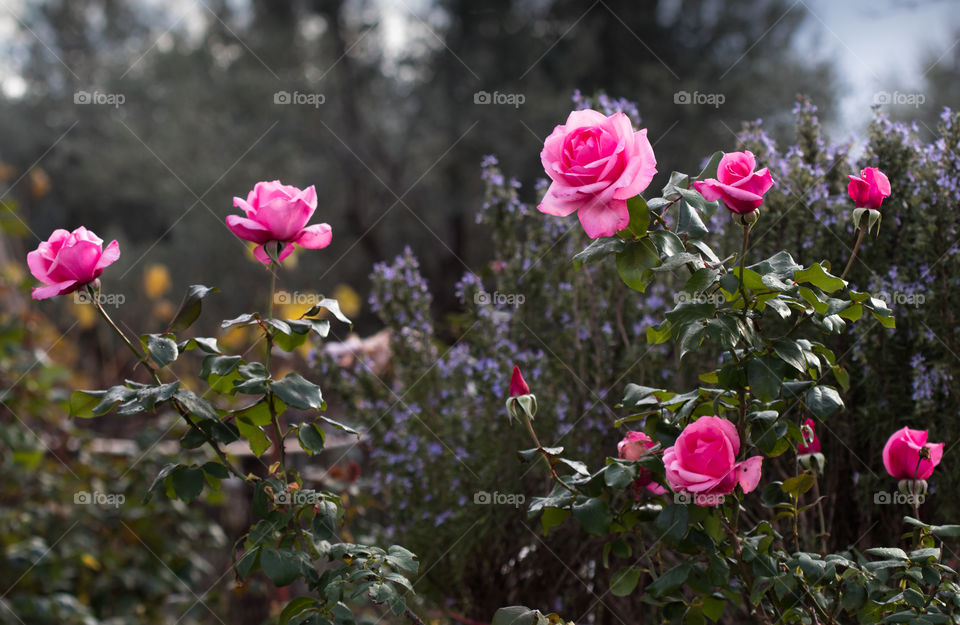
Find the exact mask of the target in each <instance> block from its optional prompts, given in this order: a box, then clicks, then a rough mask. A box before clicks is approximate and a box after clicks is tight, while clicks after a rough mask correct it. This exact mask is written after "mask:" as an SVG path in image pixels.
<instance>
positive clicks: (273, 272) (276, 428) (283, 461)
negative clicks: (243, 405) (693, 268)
mask: <svg viewBox="0 0 960 625" xmlns="http://www.w3.org/2000/svg"><path fill="white" fill-rule="evenodd" d="M268 245H270V244H269V243H268ZM278 251H279V250H278ZM276 291H277V269H276V267H275V266H274V262H273V261H272V260H271V261H270V292H269V294H268V295H267V319H271V318H272V317H273V299H274V297H275V296H276ZM263 332H264V334H265V335H266V338H267V353H266V355H265V356H264V358H263V366H264V367H265V368H266V370H267V374H268V375H269V374H270V354H271V353H272V352H273V335H272V334H270V328H269V327H264V329H263ZM267 407H268V408H269V409H270V421H271V422H272V423H273V432H274V438H275V439H276V442H275V444H276V455H277V461H278V462H279V463H280V470H281V471H282V472H283V479H284V480H286V479H287V456H286V449H284V436H283V431H282V428H281V427H280V418H279V417H278V416H277V411H276V409H275V408H274V407H273V391H272V390H268V391H267Z"/></svg>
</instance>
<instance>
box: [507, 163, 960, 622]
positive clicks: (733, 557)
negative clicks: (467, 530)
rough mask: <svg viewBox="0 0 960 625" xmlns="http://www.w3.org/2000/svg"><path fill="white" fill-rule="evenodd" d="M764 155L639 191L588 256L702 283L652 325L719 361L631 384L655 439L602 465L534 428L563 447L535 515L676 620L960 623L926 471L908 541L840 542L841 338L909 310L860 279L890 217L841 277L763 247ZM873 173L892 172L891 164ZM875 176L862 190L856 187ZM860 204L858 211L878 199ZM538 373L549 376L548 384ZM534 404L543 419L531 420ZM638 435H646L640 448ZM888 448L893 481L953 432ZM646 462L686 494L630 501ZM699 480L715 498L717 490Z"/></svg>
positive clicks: (651, 333) (913, 471) (656, 340)
mask: <svg viewBox="0 0 960 625" xmlns="http://www.w3.org/2000/svg"><path fill="white" fill-rule="evenodd" d="M756 166H757V164H756V159H755V158H754V157H753V155H752V154H751V153H748V152H742V153H734V154H726V155H724V154H715V155H714V156H713V157H711V158H710V159H707V165H706V167H705V168H704V170H703V171H702V172H701V173H700V174H699V175H698V176H696V177H692V176H689V175H686V174H683V173H679V172H674V173H673V174H672V175H671V177H670V179H669V181H668V183H667V185H666V186H665V187H664V188H663V190H662V196H661V197H654V198H651V199H645V198H643V197H640V196H636V197H633V198H629V199H628V205H629V207H630V221H629V223H628V224H627V225H626V226H624V227H621V228H619V229H618V230H617V232H616V233H615V235H613V236H608V237H603V238H598V239H596V240H594V241H593V243H591V245H590V246H588V247H587V248H586V249H585V250H584V251H582V252H581V253H580V254H578V255H577V256H576V257H575V258H574V260H575V261H576V262H579V263H588V262H596V261H599V260H603V259H605V258H609V256H611V255H613V256H615V258H616V268H617V273H618V274H619V276H620V277H621V279H622V281H623V282H624V284H625V286H626V287H629V288H631V289H633V290H635V291H639V292H641V293H642V292H645V291H646V290H647V288H648V287H649V286H650V285H651V284H652V283H653V282H654V281H655V280H656V279H657V278H658V277H660V278H662V279H669V278H670V277H671V276H673V277H674V279H676V280H677V284H681V285H682V287H681V290H682V294H683V297H676V298H675V299H674V301H676V302H677V304H676V306H674V308H673V309H672V310H670V311H668V312H666V314H665V315H664V317H665V318H664V319H663V321H662V322H661V323H659V324H656V325H651V326H650V327H648V328H647V341H648V343H650V344H653V345H656V344H661V343H666V342H672V343H673V344H674V345H675V350H676V354H677V356H678V358H681V359H683V358H685V357H687V356H688V355H693V354H697V355H698V356H701V355H708V356H710V360H713V358H716V361H715V362H711V364H710V366H708V367H705V368H701V373H700V375H699V383H700V384H699V385H698V386H697V387H696V388H694V389H692V390H689V391H686V392H677V391H670V390H667V389H663V388H655V387H649V386H643V385H639V384H628V385H627V387H626V391H625V393H624V396H623V400H622V401H621V403H620V406H621V407H622V408H623V409H624V411H625V414H624V415H623V416H622V417H621V418H620V419H618V421H617V422H616V424H617V425H618V426H620V425H624V424H627V423H639V424H640V425H641V429H642V433H643V434H644V435H645V436H646V437H647V438H639V437H637V436H636V435H632V436H628V438H626V439H624V441H621V444H620V445H618V456H619V457H617V458H607V460H606V462H605V464H604V465H603V466H601V467H600V468H598V469H594V470H590V469H588V468H587V467H586V466H584V464H583V463H578V461H577V460H576V459H575V458H572V457H570V456H569V455H567V454H565V453H564V451H565V450H564V448H562V447H556V446H551V447H543V446H542V445H540V443H539V441H538V438H537V435H536V433H535V432H533V431H531V437H532V440H533V442H534V445H535V446H536V447H535V448H534V449H529V450H524V451H521V452H520V456H521V459H523V460H527V461H531V460H532V459H533V458H539V457H543V458H545V459H546V460H547V463H548V464H549V465H550V473H551V477H552V480H553V482H554V487H553V489H552V491H551V492H549V493H548V494H546V495H544V496H542V497H538V498H535V499H534V500H533V501H532V503H531V505H530V507H529V513H530V516H532V517H535V516H539V517H540V519H541V524H542V527H543V529H544V531H547V530H549V529H551V528H554V527H556V526H558V525H562V524H564V523H565V521H567V519H570V520H572V521H573V522H575V523H576V524H577V525H579V526H580V527H581V528H582V530H583V531H585V532H587V533H589V534H592V535H595V536H600V537H604V538H605V539H606V541H607V544H606V546H605V548H604V551H603V560H602V561H603V564H604V565H608V564H612V560H614V559H619V560H625V562H623V564H622V565H621V566H619V568H616V569H615V570H614V572H612V574H610V576H609V585H608V587H607V589H606V590H605V591H604V592H603V593H598V594H596V595H595V596H596V597H597V601H598V602H599V603H601V604H602V603H604V599H603V597H604V596H606V595H607V594H611V595H613V596H616V597H628V596H633V595H636V596H638V597H639V598H640V599H641V600H642V602H643V603H644V604H647V605H650V606H654V610H653V613H652V614H647V616H648V617H651V618H653V619H655V620H657V621H658V622H659V621H663V622H666V621H669V622H684V623H703V622H705V621H707V620H710V621H724V622H729V623H743V622H761V623H769V624H773V623H837V624H838V623H846V622H860V623H880V622H883V623H899V622H903V623H935V622H936V623H956V622H958V620H960V613H958V608H960V586H958V585H957V580H956V575H957V574H956V572H955V571H954V570H953V569H952V568H950V567H949V566H947V565H946V564H945V563H944V554H943V551H942V550H941V548H940V547H938V546H937V545H938V541H940V540H943V539H945V538H949V537H956V536H960V526H956V525H930V524H927V523H924V522H922V521H920V520H919V501H921V500H922V499H921V498H918V497H916V495H918V494H921V495H922V494H924V493H925V492H926V490H925V488H926V486H925V484H924V485H923V488H922V489H919V488H918V487H917V486H916V485H915V484H911V485H909V491H908V492H909V494H911V495H915V497H914V498H913V501H912V503H913V505H914V516H912V517H911V516H906V517H904V522H905V523H906V524H907V525H908V527H909V528H910V529H909V533H908V534H907V535H906V536H905V538H906V539H907V540H906V542H907V543H908V545H904V546H905V547H908V548H909V551H908V550H906V549H903V548H900V547H871V548H867V549H864V550H862V551H860V550H858V548H857V547H855V546H851V547H850V548H848V549H844V550H842V551H839V552H837V553H829V552H827V550H826V549H825V548H824V546H823V545H824V544H825V538H826V536H827V535H828V531H827V529H826V525H825V522H824V518H825V515H824V512H823V509H824V506H825V499H824V497H822V496H821V495H820V491H819V481H820V479H821V478H822V477H823V476H824V471H825V470H826V463H825V460H824V458H823V454H822V453H821V451H820V448H819V447H820V446H819V440H818V439H817V437H816V434H815V432H814V429H813V428H814V426H822V427H828V426H827V423H829V422H830V419H831V417H835V416H836V415H837V414H838V413H839V412H841V411H842V410H843V409H844V408H845V405H844V402H843V399H842V398H841V395H840V392H839V391H838V387H839V388H840V389H843V390H847V389H849V387H850V377H849V374H848V373H847V371H846V369H845V368H844V366H843V364H842V362H841V358H838V357H837V355H836V353H835V352H834V351H833V350H831V349H830V348H829V347H828V346H827V345H826V344H825V343H824V342H823V341H824V339H825V338H828V337H830V336H831V335H832V336H841V335H843V334H844V333H845V332H846V330H847V328H848V327H849V325H850V324H855V323H857V322H859V321H861V320H864V319H872V320H875V322H876V325H878V326H880V327H881V328H886V329H887V330H882V329H881V331H889V330H892V329H893V328H894V327H895V323H894V319H893V315H892V311H891V310H890V309H889V308H888V307H887V305H886V303H885V302H884V301H883V300H881V299H878V298H876V297H873V296H871V295H870V294H869V293H866V292H864V291H861V290H858V289H855V288H853V287H852V285H851V284H850V283H849V282H848V281H847V280H845V279H844V278H845V276H846V274H847V272H848V271H849V270H850V269H851V267H852V263H853V260H854V258H855V257H856V255H857V252H858V250H859V248H860V244H861V243H862V241H863V238H864V237H863V235H864V232H865V231H866V230H868V229H870V227H871V226H872V225H874V223H876V222H875V221H874V220H873V217H872V216H871V221H870V222H869V224H868V225H867V227H859V218H860V217H862V216H863V214H864V213H862V212H861V213H857V212H852V213H851V215H850V218H851V221H853V222H854V228H855V229H857V228H859V233H858V238H857V243H856V244H855V246H854V248H853V250H852V251H851V252H849V261H848V262H847V270H846V271H844V273H843V274H842V275H841V276H837V275H834V274H833V273H832V272H831V263H830V262H829V261H826V260H822V261H818V262H813V263H810V264H808V265H803V264H800V263H798V262H797V261H796V260H795V259H794V257H793V255H791V254H790V253H789V252H787V251H784V250H780V251H777V252H775V253H774V254H773V255H772V256H769V257H767V258H763V259H760V260H757V261H754V262H753V263H748V262H747V261H746V256H747V254H748V253H749V250H750V247H749V243H750V234H751V231H752V229H753V228H754V226H755V224H756V223H757V219H758V218H759V217H760V215H759V212H758V209H759V207H760V206H761V205H762V204H763V203H764V201H765V199H766V194H767V192H768V191H770V190H771V188H772V186H773V180H772V176H771V175H770V173H769V171H768V170H767V169H766V168H764V169H761V170H759V171H758V170H757V169H756ZM717 169H718V171H717V173H716V174H714V170H717ZM865 175H866V176H867V177H868V178H869V179H870V180H872V181H874V182H876V181H879V180H881V176H882V174H880V173H879V172H874V173H869V174H865ZM852 184H853V183H851V185H852ZM858 189H859V187H858ZM858 189H853V187H852V186H851V189H850V195H851V198H853V199H854V200H857V197H855V195H856V193H858V192H859V190H858ZM878 189H879V187H878ZM886 193H888V194H889V191H887V192H886ZM882 194H883V192H882V191H881V195H882ZM881 200H882V198H881ZM717 201H722V202H724V204H725V205H726V206H727V208H728V209H730V211H731V212H732V213H734V214H735V218H736V221H737V223H738V224H739V225H740V227H741V233H742V246H741V248H740V253H739V254H730V255H726V254H722V253H717V252H715V251H714V250H713V248H712V247H711V246H710V245H709V244H708V243H707V241H706V240H705V239H706V235H707V234H708V233H709V230H708V228H707V227H706V223H708V222H712V216H713V215H714V213H715V211H716V209H717V206H718V205H717ZM856 203H857V204H858V205H857V206H856V207H855V208H854V210H855V211H862V210H874V211H875V209H874V208H869V209H867V208H866V207H864V206H859V203H860V202H856ZM744 214H747V215H750V218H749V219H745V218H743V217H742V215H744ZM677 274H682V277H677ZM708 362H709V360H708ZM698 364H702V362H700V363H698ZM625 375H626V374H625ZM530 383H531V384H530V385H531V388H533V389H534V390H536V387H537V380H536V379H534V380H531V381H530ZM834 385H836V386H834ZM532 419H533V415H532V414H529V415H527V417H526V423H527V425H528V426H530V427H532V423H533V421H532ZM633 440H635V441H636V442H637V443H639V445H638V447H634V448H632V449H633V450H634V453H631V454H629V455H625V454H624V453H623V451H622V450H623V448H624V447H626V445H628V444H631V442H632V441H633ZM648 443H649V444H648ZM660 448H663V452H662V453H660V451H659V449H660ZM887 448H888V449H887V450H885V452H884V454H883V462H884V464H885V465H886V466H887V467H888V470H891V475H893V476H894V477H900V476H907V477H909V478H912V479H915V478H918V477H920V476H921V475H927V476H929V475H930V473H932V471H933V467H934V466H935V465H936V464H937V463H938V462H939V461H940V459H941V457H942V445H941V444H939V443H938V444H929V443H927V438H926V433H925V432H920V431H911V430H902V431H901V432H898V433H897V434H896V435H894V437H893V438H891V440H890V442H889V443H888V446H887ZM791 456H792V457H791ZM631 458H635V459H631ZM879 461H880V458H879V457H877V458H874V463H879ZM910 463H913V466H912V467H908V466H907V465H908V464H910ZM923 463H925V464H923ZM570 469H572V471H571V470H570ZM646 475H652V476H654V478H655V479H656V481H657V482H659V483H661V484H662V483H666V484H667V485H669V486H670V487H671V489H672V490H673V491H674V493H673V495H672V496H670V495H669V494H668V495H667V496H661V497H657V496H656V495H653V494H652V493H648V496H647V497H645V498H639V499H638V498H635V497H625V496H623V495H624V493H625V492H626V493H629V492H630V491H631V487H632V485H633V484H634V482H635V481H636V480H637V479H638V477H640V476H646ZM738 483H739V484H740V485H741V486H742V491H743V494H742V495H741V494H740V493H738V492H737V491H736V490H735V486H736V485H737V484H738ZM753 491H756V492H753ZM698 493H702V494H704V495H709V496H708V497H707V496H705V497H703V498H702V499H701V500H699V501H698V500H697V499H696V497H695V495H697V494H698ZM811 494H812V498H811ZM878 495H883V497H881V499H885V498H886V497H887V494H885V493H881V494H878ZM814 510H815V511H816V512H817V518H818V520H819V528H818V529H816V530H813V531H809V530H807V529H806V528H805V523H804V516H805V513H806V512H807V511H814ZM636 616H637V618H640V616H639V614H637V615H636ZM558 619H559V617H558V616H557V615H549V616H548V615H547V614H546V612H541V611H539V610H535V609H530V608H526V607H522V606H514V607H511V608H504V609H502V610H501V611H500V612H498V613H497V615H496V617H495V618H494V625H500V624H501V623H508V622H510V623H533V622H536V623H541V624H545V623H548V622H554V621H556V620H558Z"/></svg>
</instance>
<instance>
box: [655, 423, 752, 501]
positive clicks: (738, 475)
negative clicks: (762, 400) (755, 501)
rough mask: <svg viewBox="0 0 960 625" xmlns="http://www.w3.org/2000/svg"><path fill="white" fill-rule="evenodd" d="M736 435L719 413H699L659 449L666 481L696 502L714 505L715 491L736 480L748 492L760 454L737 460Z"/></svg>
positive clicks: (730, 489)
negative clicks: (715, 414)
mask: <svg viewBox="0 0 960 625" xmlns="http://www.w3.org/2000/svg"><path fill="white" fill-rule="evenodd" d="M738 453H740V435H739V434H737V428H736V426H735V425H733V423H731V422H730V421H727V420H726V419H721V418H720V417H700V418H699V419H697V420H696V421H694V422H693V423H691V424H690V425H688V426H687V427H685V428H684V429H683V432H681V433H680V436H679V437H678V438H677V442H676V444H674V446H673V447H668V448H667V449H666V451H664V452H663V466H664V468H665V469H666V477H667V483H668V484H669V485H670V488H672V489H673V490H674V491H675V492H679V493H685V494H687V495H692V496H693V497H694V501H695V502H696V503H697V504H700V505H717V504H718V503H720V501H721V499H720V498H719V497H718V496H719V495H728V494H730V493H732V492H733V489H734V488H736V486H737V484H740V486H741V487H743V492H745V493H749V492H750V491H752V490H753V489H755V488H756V487H757V484H758V483H759V482H760V467H761V464H762V463H763V456H753V457H751V458H747V459H746V460H742V461H740V462H737V454H738Z"/></svg>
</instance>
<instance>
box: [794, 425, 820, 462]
mask: <svg viewBox="0 0 960 625" xmlns="http://www.w3.org/2000/svg"><path fill="white" fill-rule="evenodd" d="M814 425H815V423H814V422H813V419H807V420H806V421H804V422H803V425H802V426H800V433H801V434H802V435H803V442H802V443H800V444H799V445H797V453H799V454H815V453H818V452H819V451H820V439H819V438H818V437H817V432H816V430H814V429H813V428H814Z"/></svg>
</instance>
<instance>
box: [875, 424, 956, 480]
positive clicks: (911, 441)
mask: <svg viewBox="0 0 960 625" xmlns="http://www.w3.org/2000/svg"><path fill="white" fill-rule="evenodd" d="M921 450H924V451H923V452H922V455H921ZM942 458H943V443H928V442H927V430H911V429H910V428H903V429H902V430H897V431H896V432H894V433H893V436H891V437H890V439H889V440H888V441H887V444H886V445H884V446H883V466H884V467H886V469H887V473H889V474H890V475H891V476H892V477H895V478H897V479H899V480H925V479H927V478H928V477H930V476H931V475H933V468H934V467H936V466H937V465H938V464H940V460H941V459H942Z"/></svg>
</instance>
